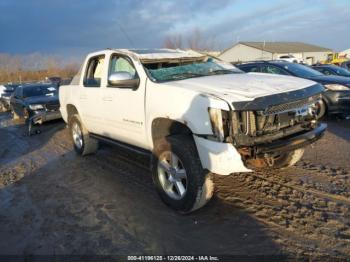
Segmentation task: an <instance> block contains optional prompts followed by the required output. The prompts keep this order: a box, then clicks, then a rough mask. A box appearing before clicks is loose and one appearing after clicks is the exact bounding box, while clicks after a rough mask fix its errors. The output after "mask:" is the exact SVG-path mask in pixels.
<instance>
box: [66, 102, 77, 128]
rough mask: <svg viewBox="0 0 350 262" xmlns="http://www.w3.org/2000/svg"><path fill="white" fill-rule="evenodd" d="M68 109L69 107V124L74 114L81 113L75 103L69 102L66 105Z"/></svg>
mask: <svg viewBox="0 0 350 262" xmlns="http://www.w3.org/2000/svg"><path fill="white" fill-rule="evenodd" d="M66 109H67V123H68V125H69V124H70V120H71V118H72V116H73V115H75V114H78V115H79V111H78V109H77V108H76V106H75V105H73V104H67V105H66Z"/></svg>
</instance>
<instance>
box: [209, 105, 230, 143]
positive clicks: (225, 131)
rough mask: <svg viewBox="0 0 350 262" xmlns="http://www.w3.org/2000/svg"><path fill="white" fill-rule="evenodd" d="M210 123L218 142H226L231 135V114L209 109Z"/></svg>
mask: <svg viewBox="0 0 350 262" xmlns="http://www.w3.org/2000/svg"><path fill="white" fill-rule="evenodd" d="M209 117H210V123H211V127H212V130H213V134H214V137H215V139H216V140H217V141H219V142H223V141H225V137H227V136H228V135H229V112H228V111H225V110H221V109H217V108H209Z"/></svg>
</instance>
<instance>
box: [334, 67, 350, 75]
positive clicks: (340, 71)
mask: <svg viewBox="0 0 350 262" xmlns="http://www.w3.org/2000/svg"><path fill="white" fill-rule="evenodd" d="M335 71H336V72H337V74H338V75H341V76H350V71H349V70H346V69H345V68H341V67H337V68H336V69H335Z"/></svg>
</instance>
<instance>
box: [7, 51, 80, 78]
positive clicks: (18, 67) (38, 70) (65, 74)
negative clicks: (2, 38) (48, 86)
mask: <svg viewBox="0 0 350 262" xmlns="http://www.w3.org/2000/svg"><path fill="white" fill-rule="evenodd" d="M79 66H80V65H79V64H78V63H76V62H70V63H66V62H64V61H63V60H62V59H60V58H59V57H57V56H53V55H42V54H39V53H34V54H26V55H12V54H5V53H0V83H3V84H6V83H24V82H32V81H41V80H44V79H45V78H46V77H52V76H58V77H61V78H63V79H66V78H71V77H73V76H74V75H75V74H76V72H77V71H78V70H79Z"/></svg>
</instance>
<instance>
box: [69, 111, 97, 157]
mask: <svg viewBox="0 0 350 262" xmlns="http://www.w3.org/2000/svg"><path fill="white" fill-rule="evenodd" d="M69 128H70V133H71V137H72V140H73V144H74V149H75V151H76V152H77V153H78V154H79V155H82V156H85V155H88V154H93V153H95V152H96V151H97V149H98V141H97V140H96V139H94V138H92V137H90V134H89V132H88V131H87V129H86V128H85V126H84V125H83V123H82V121H81V119H80V117H79V115H77V114H76V115H74V116H72V117H71V119H70V121H69Z"/></svg>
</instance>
